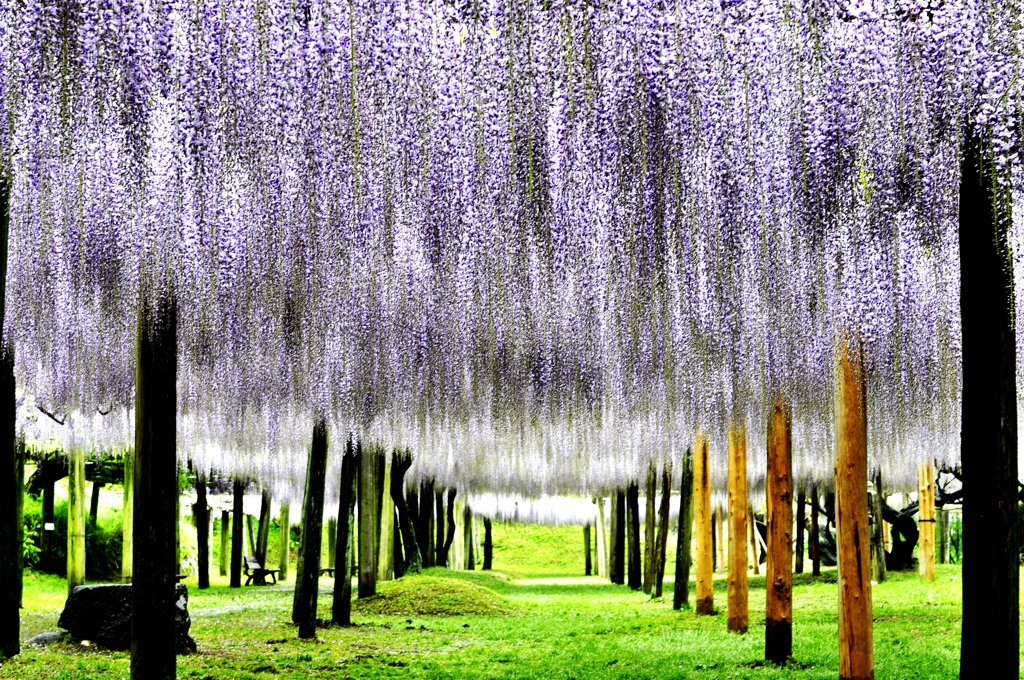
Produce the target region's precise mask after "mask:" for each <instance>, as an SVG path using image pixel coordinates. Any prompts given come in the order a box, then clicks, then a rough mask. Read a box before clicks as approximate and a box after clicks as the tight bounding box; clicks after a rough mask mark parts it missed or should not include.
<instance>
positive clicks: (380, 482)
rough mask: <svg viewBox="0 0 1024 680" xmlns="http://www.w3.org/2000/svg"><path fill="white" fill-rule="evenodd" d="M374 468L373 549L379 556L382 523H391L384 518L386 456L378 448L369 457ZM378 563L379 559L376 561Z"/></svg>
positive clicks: (388, 519)
mask: <svg viewBox="0 0 1024 680" xmlns="http://www.w3.org/2000/svg"><path fill="white" fill-rule="evenodd" d="M371 459H372V460H373V466H374V471H373V474H374V477H373V481H374V483H375V484H376V488H375V489H374V494H375V495H374V497H373V498H374V500H376V502H377V525H376V529H377V535H376V536H375V537H374V544H373V549H374V551H375V552H376V554H377V555H380V537H381V533H383V530H384V522H388V523H389V524H391V523H392V520H391V519H390V518H387V517H384V492H385V489H384V477H385V476H386V475H385V473H386V472H387V456H386V455H385V453H384V450H383V449H381V448H379V447H374V449H373V455H372V456H371ZM378 561H379V559H378Z"/></svg>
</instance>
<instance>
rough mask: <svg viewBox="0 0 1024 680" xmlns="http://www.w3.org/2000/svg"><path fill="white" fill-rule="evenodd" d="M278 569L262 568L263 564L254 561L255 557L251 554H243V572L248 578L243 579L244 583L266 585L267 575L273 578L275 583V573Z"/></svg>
mask: <svg viewBox="0 0 1024 680" xmlns="http://www.w3.org/2000/svg"><path fill="white" fill-rule="evenodd" d="M279 571H281V570H280V569H264V568H263V565H262V564H260V563H259V562H257V561H256V558H255V557H253V556H252V555H246V556H245V574H246V576H248V577H249V578H247V579H246V580H245V585H249V584H250V583H251V584H254V585H257V586H265V585H267V577H268V576H269V577H270V578H272V579H274V584H277V573H278V572H279Z"/></svg>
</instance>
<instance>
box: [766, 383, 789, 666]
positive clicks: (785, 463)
mask: <svg viewBox="0 0 1024 680" xmlns="http://www.w3.org/2000/svg"><path fill="white" fill-rule="evenodd" d="M791 422H792V420H791V415H790V410H789V405H788V404H787V403H786V401H785V400H784V399H783V398H782V397H781V396H777V397H776V398H775V405H774V407H773V409H772V413H771V414H770V416H769V418H768V480H767V484H768V488H767V494H766V496H767V501H768V509H767V512H766V519H767V521H768V564H767V565H766V567H765V583H766V584H767V592H766V594H765V638H764V658H765V659H766V660H768V661H773V662H775V663H785V661H786V659H788V658H789V657H790V656H792V655H793V567H792V565H793V534H792V527H793V455H792V451H793V440H792V426H791Z"/></svg>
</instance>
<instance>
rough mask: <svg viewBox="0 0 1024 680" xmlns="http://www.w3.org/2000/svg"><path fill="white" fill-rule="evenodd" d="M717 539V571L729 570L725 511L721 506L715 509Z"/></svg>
mask: <svg viewBox="0 0 1024 680" xmlns="http://www.w3.org/2000/svg"><path fill="white" fill-rule="evenodd" d="M715 538H716V539H717V540H716V545H715V556H716V559H715V570H716V571H722V570H723V569H724V570H728V566H727V562H726V556H725V543H726V536H725V511H724V510H723V509H722V506H721V505H719V506H718V507H716V508H715Z"/></svg>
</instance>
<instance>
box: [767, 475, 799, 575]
mask: <svg viewBox="0 0 1024 680" xmlns="http://www.w3.org/2000/svg"><path fill="white" fill-rule="evenodd" d="M806 513H807V493H806V492H805V491H804V485H803V484H801V485H800V490H799V491H797V492H796V534H795V535H796V547H795V548H794V549H793V553H794V555H795V556H796V560H794V563H793V572H794V573H797V574H802V573H804V558H805V557H806V556H807V553H806V552H804V525H805V524H806V523H807V514H806ZM768 559H771V558H770V557H769V558H768Z"/></svg>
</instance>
